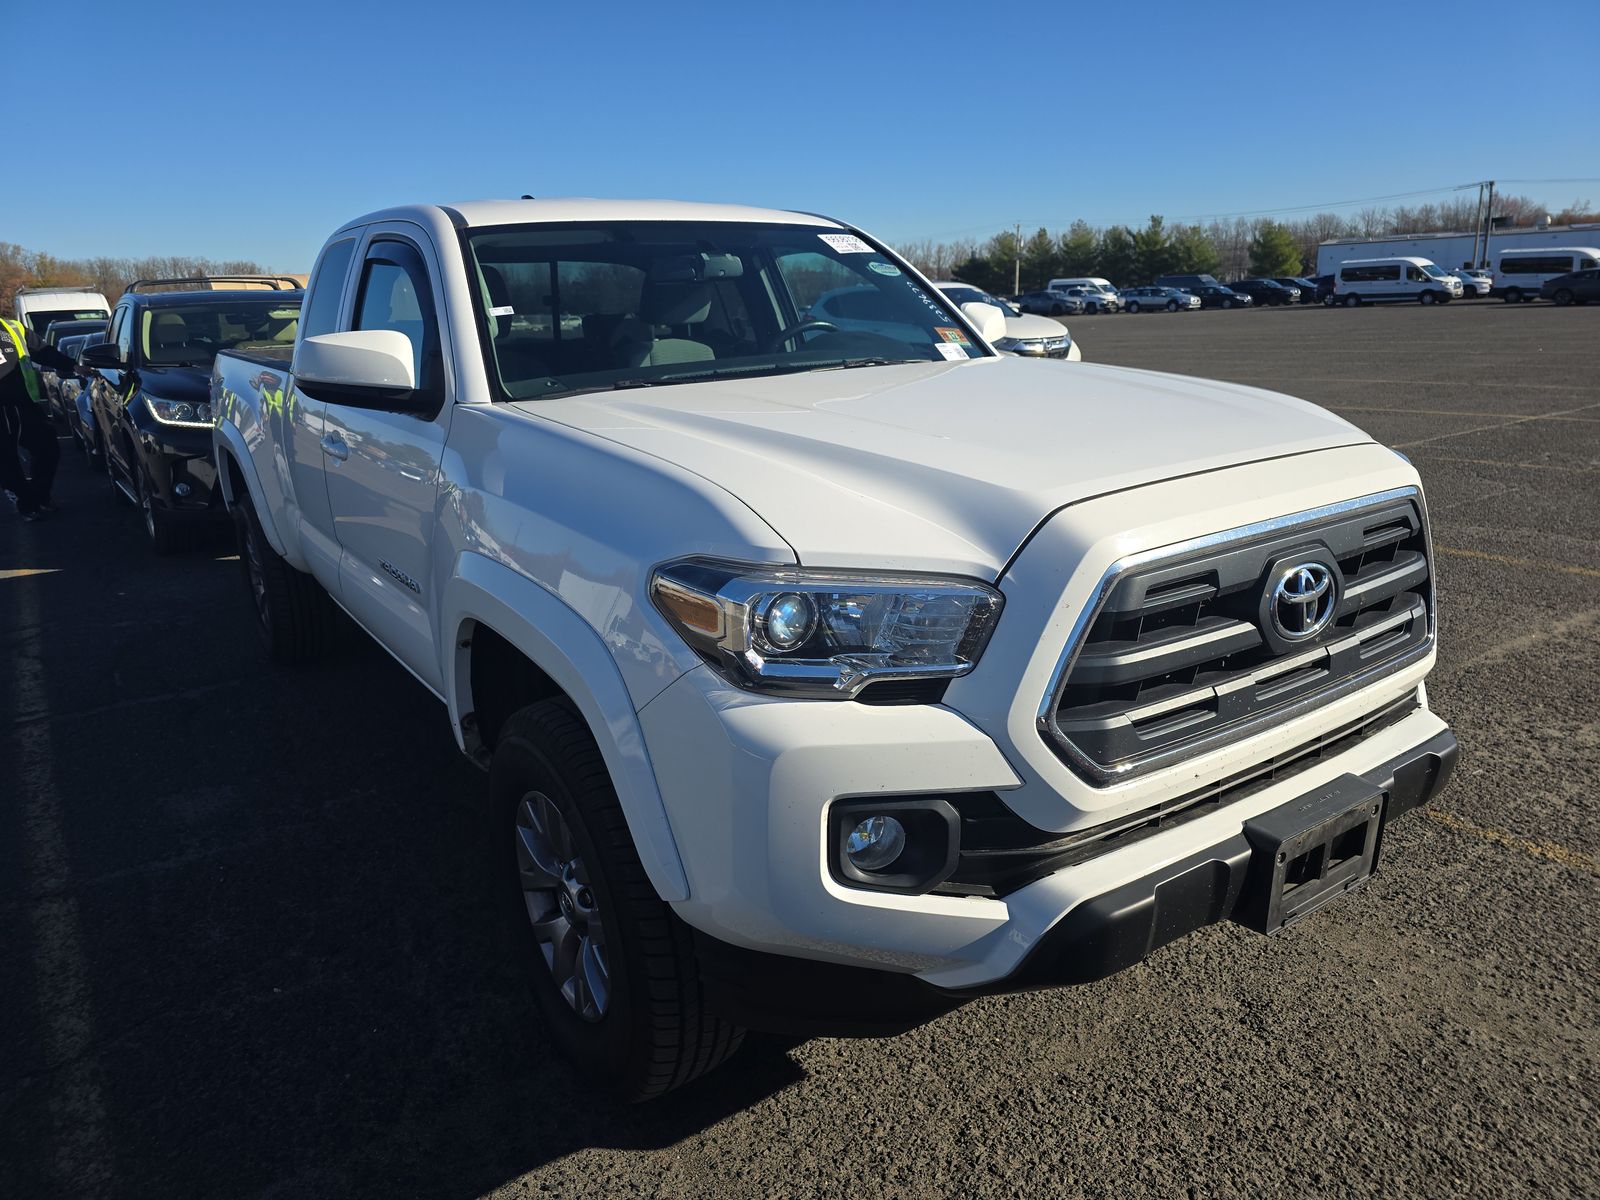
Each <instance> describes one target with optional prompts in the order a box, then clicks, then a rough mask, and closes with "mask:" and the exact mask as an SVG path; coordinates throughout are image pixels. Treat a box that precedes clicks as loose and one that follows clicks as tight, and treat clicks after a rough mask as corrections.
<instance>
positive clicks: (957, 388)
mask: <svg viewBox="0 0 1600 1200" xmlns="http://www.w3.org/2000/svg"><path fill="white" fill-rule="evenodd" d="M516 407H517V408H520V409H522V410H523V411H524V412H526V413H528V414H529V415H531V416H534V417H538V418H542V419H544V420H548V421H555V422H559V423H560V424H563V425H566V426H569V427H572V428H574V429H580V430H584V431H587V432H589V433H591V434H594V435H596V436H599V437H603V438H608V439H610V440H612V441H614V442H618V443H621V444H622V445H625V446H629V447H632V448H634V449H636V450H640V451H644V452H645V453H648V454H652V455H655V456H657V457H659V458H661V459H664V460H666V461H667V462H670V463H675V464H677V465H678V466H680V467H682V468H683V469H685V470H688V471H692V472H694V473H695V474H697V475H700V476H702V477H704V478H705V479H707V480H709V481H711V482H712V483H715V484H717V485H719V486H720V487H722V488H724V489H726V490H727V491H728V492H730V493H731V494H733V495H734V496H736V497H738V498H739V499H740V500H741V501H743V502H744V503H745V504H746V505H748V506H749V507H750V508H751V509H752V510H754V511H755V512H756V514H758V515H759V516H760V517H762V518H763V519H764V520H765V521H766V522H767V523H768V524H769V525H771V526H772V528H773V529H774V530H776V531H777V533H778V534H779V535H781V536H782V537H783V538H784V539H785V540H787V541H788V542H789V544H790V545H791V546H792V547H793V548H794V551H795V553H796V555H797V556H798V557H799V560H800V561H801V562H802V563H806V564H808V565H815V566H857V567H859V566H867V567H876V568H880V569H905V570H912V569H920V570H942V571H952V572H957V573H961V574H968V575H978V576H981V577H985V578H994V577H996V576H997V575H998V574H999V572H1000V570H1001V569H1002V567H1003V566H1004V564H1005V563H1006V562H1007V560H1008V559H1009V558H1010V557H1011V555H1012V553H1013V552H1014V551H1015V550H1016V549H1017V547H1018V546H1019V545H1021V544H1022V542H1023V540H1024V539H1025V538H1026V537H1027V536H1028V535H1029V533H1030V532H1031V531H1032V530H1033V529H1034V528H1035V527H1036V526H1037V525H1038V524H1039V522H1040V521H1042V520H1043V519H1044V518H1045V517H1046V516H1048V515H1049V514H1050V513H1052V512H1053V511H1055V510H1056V509H1058V508H1061V507H1063V506H1064V505H1068V504H1071V503H1073V502H1074V501H1076V500H1081V499H1084V498H1085V497H1089V496H1097V495H1103V494H1105V493H1107V492H1114V491H1119V490H1121V489H1124V488H1131V487H1137V486H1139V485H1141V484H1147V483H1153V482H1156V481H1158V480H1162V479H1169V478H1172V477H1174V476H1179V475H1192V474H1195V473H1197V472H1201V471H1211V470H1215V469H1217V468H1221V467H1228V466H1234V465H1237V464H1242V463H1247V462H1253V461H1258V460H1260V459H1265V458H1275V457H1281V456H1283V455H1289V454H1300V453H1305V452H1308V451H1313V450H1322V449H1329V448H1332V447H1336V446H1347V445H1352V444H1357V443H1363V442H1370V441H1371V440H1372V439H1371V438H1369V437H1368V436H1367V435H1366V434H1364V433H1362V432H1361V431H1360V430H1358V429H1356V428H1355V427H1354V426H1352V425H1350V424H1348V423H1347V422H1345V421H1343V420H1340V419H1339V418H1338V417H1335V416H1333V415H1332V414H1331V413H1328V412H1325V411H1323V410H1322V409H1319V408H1317V407H1315V406H1314V405H1311V404H1307V403H1305V402H1304V401H1300V400H1295V399H1292V398H1290V397H1288V396H1281V395H1277V394H1274V393H1271V392H1265V391H1261V390H1259V389H1256V388H1249V387H1242V386H1238V385H1235V384H1228V383H1213V382H1209V381H1205V380H1200V379H1192V378H1188V377H1185V376H1178V375H1164V374H1158V373H1155V372H1150V371H1135V370H1129V369H1126V368H1119V367H1105V366H1096V365H1089V364H1074V365H1073V366H1071V367H1065V366H1063V365H1062V364H1061V363H1056V362H1045V361H1030V360H1025V359H1018V358H989V359H975V360H970V361H967V362H952V363H913V364H906V365H896V366H886V367H864V368H858V369H854V370H842V371H817V372H811V373H808V374H803V375H782V376H774V377H768V378H756V379H748V380H723V381H715V382H708V383H701V384H678V385H673V386H664V387H659V388H651V389H645V390H637V389H636V390H629V391H625V392H603V393H589V394H586V395H581V396H574V397H571V398H569V399H549V400H537V401H524V402H521V403H520V404H518V405H516ZM641 519H648V514H642V515H641ZM685 543H686V545H689V544H692V537H686V539H685Z"/></svg>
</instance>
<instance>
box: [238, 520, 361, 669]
mask: <svg viewBox="0 0 1600 1200" xmlns="http://www.w3.org/2000/svg"><path fill="white" fill-rule="evenodd" d="M233 524H234V531H235V533H236V534H237V535H238V539H239V565H240V566H241V567H242V568H243V570H244V582H245V589H246V592H247V593H248V594H249V596H250V604H251V607H252V609H253V610H254V611H255V617H256V621H255V624H256V629H257V631H258V632H259V633H260V634H261V643H262V645H263V646H265V647H266V651H267V657H269V658H270V659H272V661H273V662H280V663H294V662H309V661H311V660H312V659H316V658H320V657H322V656H323V655H324V654H325V653H326V652H327V650H328V648H329V646H330V645H331V644H332V642H333V635H334V632H335V628H336V627H335V620H336V614H335V612H334V608H333V601H332V600H330V599H329V598H328V593H327V592H325V591H323V590H322V585H321V584H319V583H318V582H317V581H316V580H315V579H313V578H312V577H311V576H309V575H307V574H306V573H305V572H303V571H297V570H295V569H294V568H293V567H291V566H290V565H289V564H288V563H286V562H285V561H284V560H283V559H282V558H281V557H279V555H278V552H277V551H276V550H274V549H273V548H272V543H271V542H269V541H267V535H266V533H265V532H264V531H263V530H262V528H261V520H260V518H259V517H257V516H256V511H255V508H254V506H252V505H251V503H250V500H249V498H248V497H246V496H240V497H238V499H237V500H236V501H235V503H234V507H233Z"/></svg>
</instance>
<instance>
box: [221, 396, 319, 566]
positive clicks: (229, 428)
mask: <svg viewBox="0 0 1600 1200" xmlns="http://www.w3.org/2000/svg"><path fill="white" fill-rule="evenodd" d="M212 452H213V454H214V455H215V457H216V460H217V483H218V484H219V486H221V488H222V499H223V500H224V502H226V504H227V506H228V508H229V509H230V510H231V509H232V508H233V507H234V505H236V504H237V503H238V502H239V500H240V499H241V497H243V498H245V499H248V500H249V501H250V505H251V507H252V508H254V509H255V510H256V517H257V519H259V520H260V522H261V531H262V532H263V533H265V534H266V535H267V543H268V545H270V546H271V547H272V550H273V553H275V554H277V555H278V556H279V557H281V558H283V559H285V560H287V561H288V562H289V563H290V565H292V566H294V567H295V568H296V569H297V570H304V564H303V563H301V562H298V561H296V559H295V557H294V556H291V555H290V554H289V553H288V546H287V544H286V542H285V541H284V538H283V535H282V533H280V532H279V530H278V523H277V517H276V515H275V513H274V511H273V506H272V505H271V504H268V503H267V502H266V497H265V494H264V491H263V489H262V486H261V480H260V477H259V476H258V475H257V474H256V464H255V460H254V459H253V458H251V457H250V453H249V451H248V450H247V449H246V448H245V445H244V435H243V434H242V433H241V432H240V430H239V427H238V426H237V425H229V424H222V425H219V426H217V430H216V434H215V440H214V441H213V443H212Z"/></svg>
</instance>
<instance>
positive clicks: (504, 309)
mask: <svg viewBox="0 0 1600 1200" xmlns="http://www.w3.org/2000/svg"><path fill="white" fill-rule="evenodd" d="M516 312H517V310H516V309H515V308H513V307H512V306H511V305H509V304H502V305H501V306H500V307H499V308H491V309H490V310H489V315H490V316H491V317H511V316H515V315H516Z"/></svg>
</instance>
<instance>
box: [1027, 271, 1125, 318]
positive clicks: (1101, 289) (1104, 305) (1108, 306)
mask: <svg viewBox="0 0 1600 1200" xmlns="http://www.w3.org/2000/svg"><path fill="white" fill-rule="evenodd" d="M1073 288H1077V289H1079V290H1080V291H1084V292H1089V293H1091V295H1092V296H1093V297H1095V298H1101V297H1103V298H1102V299H1100V302H1099V303H1098V304H1092V305H1091V307H1092V308H1093V309H1094V311H1097V312H1116V311H1117V310H1118V309H1120V308H1121V307H1122V293H1121V292H1119V291H1117V289H1116V288H1114V287H1112V286H1111V281H1110V280H1109V279H1101V278H1100V277H1099V276H1098V275H1081V276H1079V277H1078V278H1077V279H1052V280H1051V281H1050V282H1049V283H1048V284H1046V285H1045V290H1046V291H1049V292H1070V291H1071V290H1072V289H1073Z"/></svg>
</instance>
